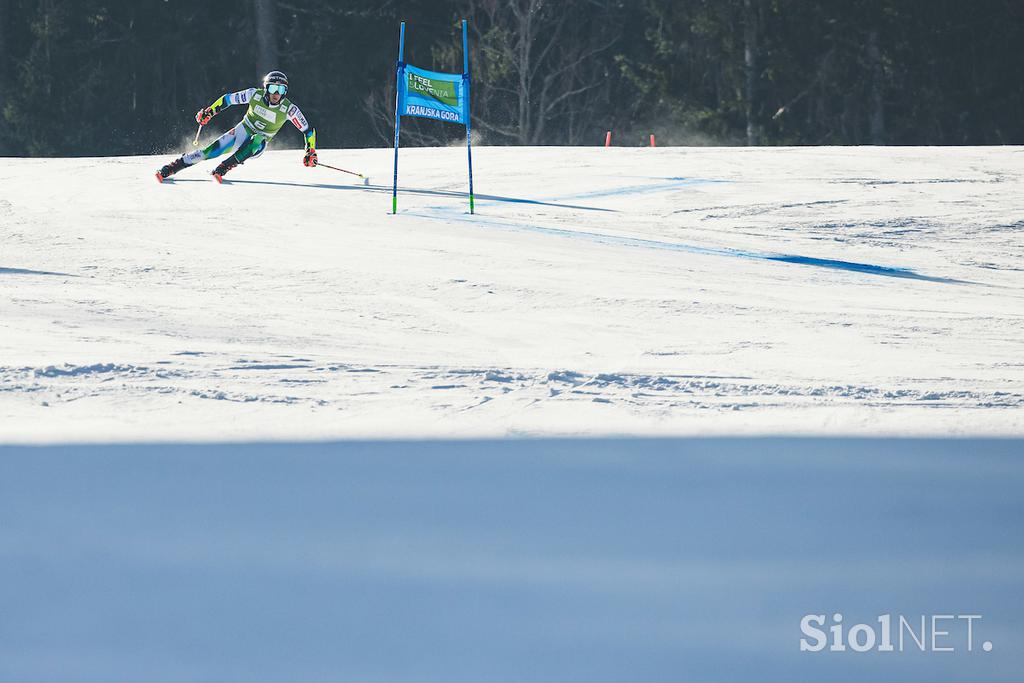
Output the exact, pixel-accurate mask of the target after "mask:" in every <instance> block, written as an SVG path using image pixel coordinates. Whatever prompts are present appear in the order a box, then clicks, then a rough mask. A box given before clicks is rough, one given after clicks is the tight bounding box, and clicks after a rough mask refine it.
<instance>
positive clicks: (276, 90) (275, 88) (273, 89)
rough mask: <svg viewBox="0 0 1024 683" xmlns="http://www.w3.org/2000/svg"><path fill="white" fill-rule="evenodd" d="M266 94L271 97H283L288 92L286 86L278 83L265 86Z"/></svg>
mask: <svg viewBox="0 0 1024 683" xmlns="http://www.w3.org/2000/svg"><path fill="white" fill-rule="evenodd" d="M267 92H268V93H270V94H271V95H283V94H285V93H286V92H288V86H287V85H281V84H280V83H272V84H270V85H268V86H267Z"/></svg>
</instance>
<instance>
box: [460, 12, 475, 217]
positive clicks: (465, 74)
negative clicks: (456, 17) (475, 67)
mask: <svg viewBox="0 0 1024 683" xmlns="http://www.w3.org/2000/svg"><path fill="white" fill-rule="evenodd" d="M462 82H463V83H465V91H466V92H465V97H466V157H467V158H468V160H469V212H470V213H471V214H472V213H473V131H472V125H471V123H470V115H469V112H470V107H469V93H470V78H469V39H468V38H467V37H466V20H465V19H463V20H462Z"/></svg>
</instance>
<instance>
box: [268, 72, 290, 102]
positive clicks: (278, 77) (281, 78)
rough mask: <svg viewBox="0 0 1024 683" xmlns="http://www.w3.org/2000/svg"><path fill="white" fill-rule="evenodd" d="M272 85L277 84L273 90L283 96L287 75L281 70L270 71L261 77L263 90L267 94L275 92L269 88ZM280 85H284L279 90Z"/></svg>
mask: <svg viewBox="0 0 1024 683" xmlns="http://www.w3.org/2000/svg"><path fill="white" fill-rule="evenodd" d="M272 85H276V86H278V87H277V88H274V90H275V91H278V92H280V94H281V97H284V95H285V93H287V92H288V77H287V76H285V75H284V72H283V71H271V72H270V73H268V74H267V75H266V76H264V77H263V90H265V91H266V93H267V95H273V94H275V93H273V92H271V90H270V86H272ZM281 86H284V89H283V90H280V87H281Z"/></svg>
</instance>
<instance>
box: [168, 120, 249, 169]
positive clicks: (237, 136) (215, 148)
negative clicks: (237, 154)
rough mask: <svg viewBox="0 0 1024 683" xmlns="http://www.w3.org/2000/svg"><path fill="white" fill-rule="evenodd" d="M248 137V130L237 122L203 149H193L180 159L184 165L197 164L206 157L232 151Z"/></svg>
mask: <svg viewBox="0 0 1024 683" xmlns="http://www.w3.org/2000/svg"><path fill="white" fill-rule="evenodd" d="M248 139H249V131H248V130H246V128H245V126H244V125H242V124H241V123H239V124H238V125H237V126H235V127H234V128H232V129H231V130H229V131H228V132H226V133H224V135H221V136H220V137H219V138H217V139H216V140H214V141H213V142H211V143H210V144H209V145H207V146H206V147H204V148H203V149H197V150H193V151H191V152H188V153H187V154H183V155H182V157H181V159H182V161H184V162H185V165H186V166H192V165H193V164H198V163H199V162H200V161H205V160H206V159H216V158H217V157H219V156H220V155H221V154H224V153H225V152H233V151H235V150H236V149H238V148H239V147H240V146H241V145H243V144H244V143H245V142H247V141H248Z"/></svg>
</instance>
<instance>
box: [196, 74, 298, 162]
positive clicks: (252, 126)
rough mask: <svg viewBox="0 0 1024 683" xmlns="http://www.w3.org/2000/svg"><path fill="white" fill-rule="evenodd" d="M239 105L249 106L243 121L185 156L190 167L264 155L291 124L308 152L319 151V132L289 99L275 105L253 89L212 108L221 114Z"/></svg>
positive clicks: (227, 96) (222, 99)
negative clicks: (221, 158)
mask: <svg viewBox="0 0 1024 683" xmlns="http://www.w3.org/2000/svg"><path fill="white" fill-rule="evenodd" d="M235 104H248V105H249V109H248V110H247V111H246V112H245V116H244V117H243V118H242V120H241V121H240V122H239V123H238V124H237V125H236V126H235V127H234V128H232V129H231V130H229V131H228V132H227V133H224V135H221V136H220V137H219V138H217V139H216V140H214V141H213V142H212V143H211V144H210V145H208V146H207V147H204V148H203V149H197V150H195V151H193V152H189V153H188V154H185V155H184V156H183V157H182V158H183V159H184V161H185V163H186V164H188V165H189V166H191V165H192V164H195V163H198V162H200V161H203V160H205V159H213V158H215V157H219V156H220V155H222V154H224V153H225V152H228V153H232V154H234V155H235V157H236V158H237V159H238V161H239V163H242V162H244V161H245V160H246V159H249V158H251V157H254V156H258V155H259V154H261V153H262V152H263V150H264V149H265V148H266V146H267V143H268V142H270V141H271V140H272V139H273V138H274V136H275V135H277V133H278V131H280V130H281V128H282V127H283V126H284V124H285V123H287V122H288V121H291V123H292V125H293V126H295V127H296V128H298V129H299V131H300V132H302V134H303V135H304V137H305V139H306V150H307V151H308V150H310V149H316V129H315V128H313V127H312V126H310V125H309V122H308V121H306V117H305V116H304V115H303V114H302V110H300V109H299V108H298V106H296V105H295V104H293V103H292V102H291V101H290V100H289V99H288V98H281V101H280V102H278V103H277V104H271V103H270V100H269V98H268V97H267V95H266V93H265V92H264V90H263V89H262V88H249V89H248V90H239V91H238V92H233V93H225V94H224V95H222V96H221V97H220V98H218V99H217V101H216V102H214V103H213V104H211V105H210V109H211V110H212V111H213V113H214V114H218V113H219V112H220V111H222V110H223V109H226V108H227V107H230V106H232V105H235Z"/></svg>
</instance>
